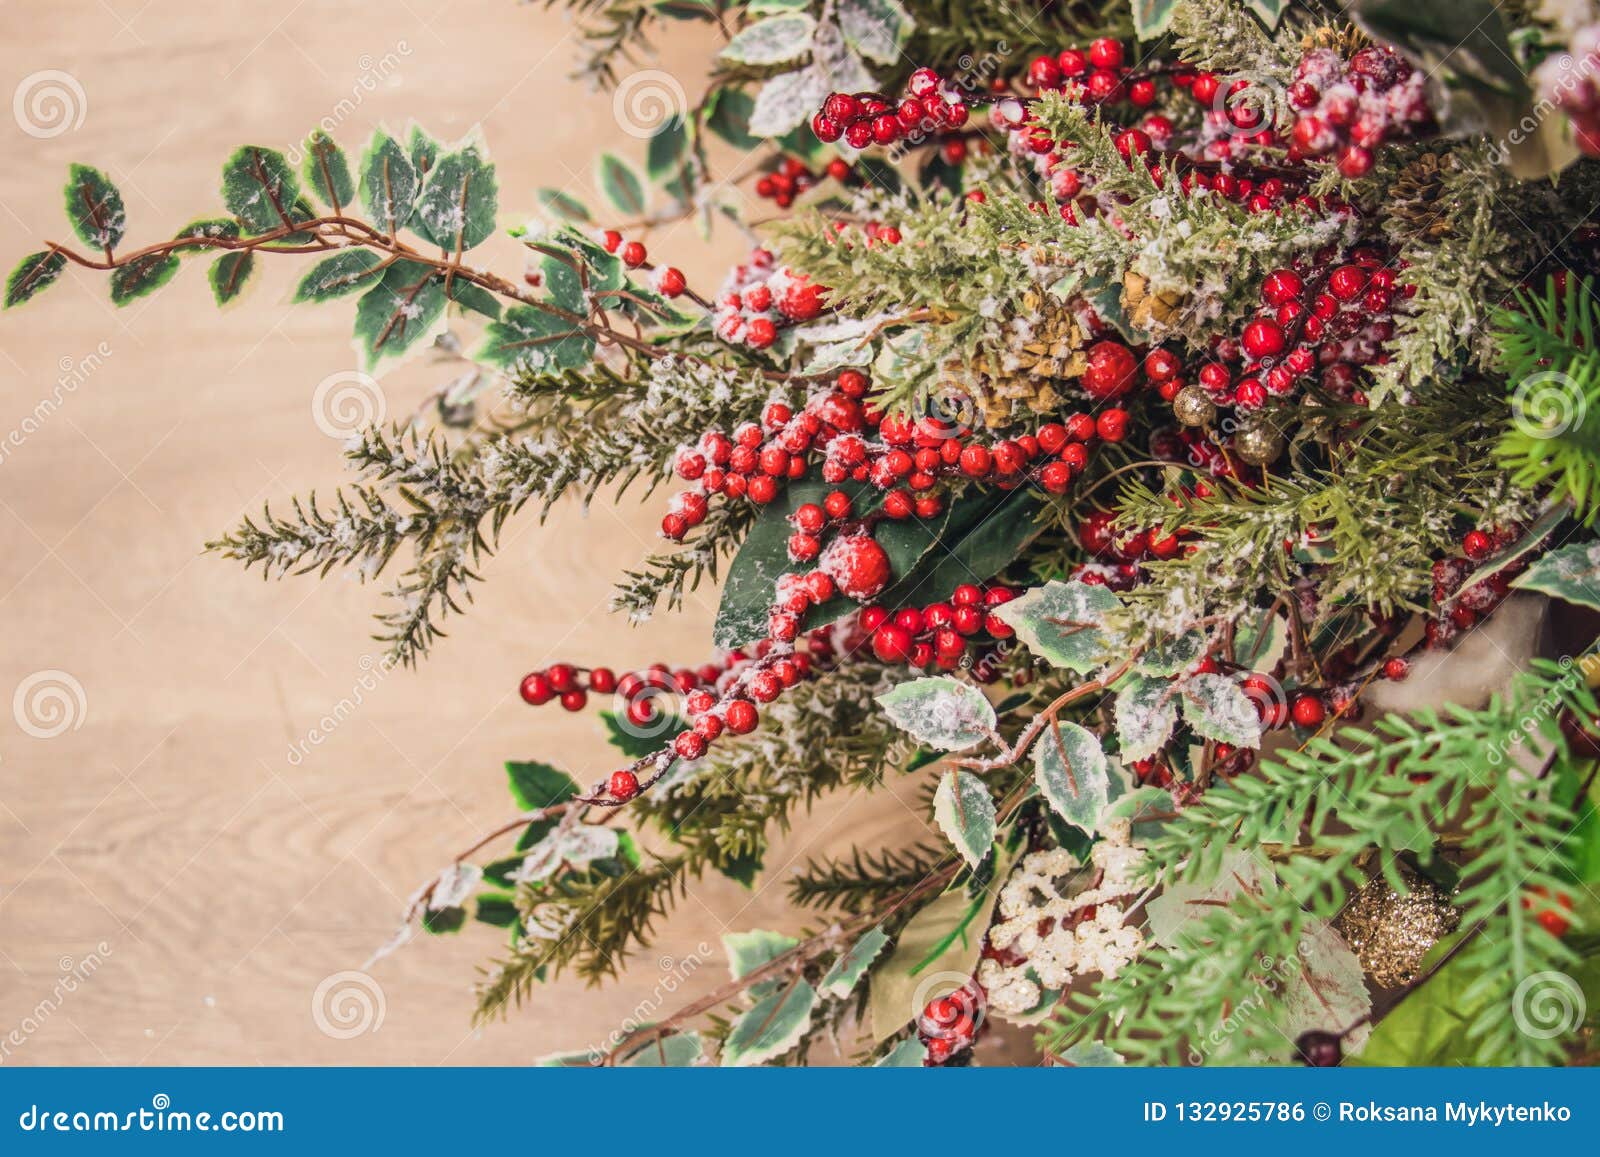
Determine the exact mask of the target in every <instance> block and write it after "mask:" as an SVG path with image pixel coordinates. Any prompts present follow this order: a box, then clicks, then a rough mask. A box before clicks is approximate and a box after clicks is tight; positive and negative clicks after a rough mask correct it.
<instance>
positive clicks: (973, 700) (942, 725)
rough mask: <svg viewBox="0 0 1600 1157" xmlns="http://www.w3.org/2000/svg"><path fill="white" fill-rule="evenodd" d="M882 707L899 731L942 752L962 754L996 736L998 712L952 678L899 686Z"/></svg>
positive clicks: (881, 702) (971, 688)
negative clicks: (958, 752)
mask: <svg viewBox="0 0 1600 1157" xmlns="http://www.w3.org/2000/svg"><path fill="white" fill-rule="evenodd" d="M878 703H879V705H880V706H881V707H882V708H883V711H884V714H885V715H887V716H888V717H889V721H890V722H891V723H893V724H894V725H895V726H896V727H899V728H900V729H901V730H902V731H905V732H908V733H909V734H910V735H911V736H912V737H913V738H915V739H916V740H917V741H918V742H919V743H922V744H925V745H926V746H928V747H936V748H938V749H939V750H940V751H961V750H963V749H965V748H968V747H971V746H973V745H974V744H977V743H981V742H982V741H983V740H985V739H987V738H988V737H989V736H990V735H992V734H993V733H994V727H995V714H994V708H993V707H991V706H990V705H989V701H988V700H987V699H985V698H984V697H983V692H981V691H979V690H978V689H977V688H976V687H974V686H972V685H971V684H970V683H963V682H962V681H961V680H959V679H956V678H953V677H952V676H949V675H931V676H928V677H926V678H922V679H912V680H910V681H909V682H906V683H900V684H897V685H895V686H893V687H891V688H889V690H887V691H885V692H884V693H883V694H882V695H879V696H878Z"/></svg>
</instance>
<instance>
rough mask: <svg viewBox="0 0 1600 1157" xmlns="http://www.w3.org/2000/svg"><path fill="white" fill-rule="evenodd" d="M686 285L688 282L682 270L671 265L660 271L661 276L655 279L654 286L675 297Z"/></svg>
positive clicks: (668, 295)
mask: <svg viewBox="0 0 1600 1157" xmlns="http://www.w3.org/2000/svg"><path fill="white" fill-rule="evenodd" d="M688 286H689V283H688V281H687V280H685V278H684V276H683V271H682V270H681V269H676V268H674V267H673V266H671V265H669V266H667V267H666V268H665V269H663V270H662V271H661V276H660V277H659V278H658V279H657V281H656V287H657V288H658V289H660V290H661V292H662V293H663V294H665V295H666V296H667V297H677V296H678V295H679V294H680V293H682V292H683V291H684V290H685V289H687V288H688Z"/></svg>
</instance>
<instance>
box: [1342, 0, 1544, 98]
mask: <svg viewBox="0 0 1600 1157" xmlns="http://www.w3.org/2000/svg"><path fill="white" fill-rule="evenodd" d="M1350 15H1351V16H1352V17H1353V18H1354V19H1355V22H1356V23H1357V24H1359V25H1360V26H1361V27H1362V29H1363V30H1365V31H1367V32H1368V33H1370V34H1371V35H1372V36H1373V37H1374V38H1376V39H1379V40H1385V41H1388V42H1389V43H1390V44H1393V45H1394V46H1395V47H1397V48H1400V49H1402V50H1403V51H1405V52H1406V53H1407V54H1408V55H1410V56H1411V57H1413V58H1414V59H1416V60H1419V61H1421V62H1422V63H1423V65H1424V66H1425V67H1426V68H1427V71H1428V72H1429V73H1432V72H1435V71H1437V70H1439V69H1441V68H1442V69H1443V70H1444V71H1445V72H1446V73H1449V74H1454V75H1455V76H1456V77H1458V78H1460V79H1462V80H1464V81H1467V82H1470V83H1472V84H1474V85H1477V86H1479V87H1481V88H1484V89H1488V90H1490V91H1492V92H1495V93H1499V94H1502V95H1505V96H1510V97H1514V98H1519V99H1520V98H1521V97H1523V96H1525V95H1526V93H1527V91H1528V84H1527V78H1526V77H1524V75H1523V72H1522V66H1521V65H1519V64H1518V63H1517V57H1516V52H1515V50H1514V49H1513V48H1512V46H1511V37H1510V34H1509V32H1508V31H1507V28H1506V23H1505V18H1504V16H1503V14H1502V12H1501V7H1500V3H1499V0H1355V2H1354V3H1352V4H1351V5H1350Z"/></svg>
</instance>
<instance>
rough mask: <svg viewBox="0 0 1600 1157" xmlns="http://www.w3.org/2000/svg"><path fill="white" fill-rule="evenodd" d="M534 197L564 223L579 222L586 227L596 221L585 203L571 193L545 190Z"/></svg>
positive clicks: (539, 191)
mask: <svg viewBox="0 0 1600 1157" xmlns="http://www.w3.org/2000/svg"><path fill="white" fill-rule="evenodd" d="M534 196H535V197H537V198H538V199H539V204H541V205H543V206H544V207H545V209H547V210H548V211H549V212H551V213H552V214H554V215H555V216H557V217H560V218H561V219H562V220H563V221H577V222H579V223H581V224H584V225H588V224H590V223H591V222H593V221H594V218H593V217H591V216H590V215H589V210H588V208H587V207H586V206H585V205H584V203H583V202H582V201H580V200H578V198H576V197H574V196H572V194H570V193H563V192H562V191H561V190H560V189H549V188H545V189H540V190H538V191H537V192H535V193H534Z"/></svg>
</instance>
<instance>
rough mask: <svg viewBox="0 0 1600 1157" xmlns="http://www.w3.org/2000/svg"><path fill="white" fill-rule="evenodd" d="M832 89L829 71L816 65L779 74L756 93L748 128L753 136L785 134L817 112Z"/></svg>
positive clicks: (778, 135)
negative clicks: (829, 82) (830, 87)
mask: <svg viewBox="0 0 1600 1157" xmlns="http://www.w3.org/2000/svg"><path fill="white" fill-rule="evenodd" d="M829 91H830V89H829V85H828V74H827V73H826V72H824V71H823V70H822V69H821V68H818V67H817V66H816V65H814V64H813V65H808V66H807V67H805V68H801V69H796V70H795V71H794V72H782V73H779V74H778V75H777V76H775V77H773V78H772V79H771V80H769V81H767V82H766V83H765V84H763V85H762V86H761V91H760V92H758V93H757V94H756V102H755V105H754V106H753V107H752V108H751V110H750V120H749V123H748V124H747V125H746V128H747V129H748V130H749V132H750V133H751V135H752V136H756V137H781V136H782V135H783V134H784V133H786V132H788V131H789V130H790V129H792V128H795V127H796V126H798V125H800V124H802V123H803V122H804V121H805V120H806V119H807V118H809V117H810V116H811V114H812V113H814V112H816V111H817V108H818V107H819V106H820V105H821V104H822V101H823V99H824V98H826V97H827V95H828V93H829Z"/></svg>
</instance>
